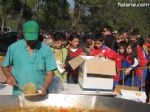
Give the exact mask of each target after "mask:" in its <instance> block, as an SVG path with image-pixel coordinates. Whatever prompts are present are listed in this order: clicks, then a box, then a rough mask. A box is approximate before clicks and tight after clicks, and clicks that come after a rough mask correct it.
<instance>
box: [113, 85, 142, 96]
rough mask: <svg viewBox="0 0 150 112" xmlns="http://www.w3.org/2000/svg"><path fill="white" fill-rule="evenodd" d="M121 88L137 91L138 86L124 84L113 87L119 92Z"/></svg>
mask: <svg viewBox="0 0 150 112" xmlns="http://www.w3.org/2000/svg"><path fill="white" fill-rule="evenodd" d="M121 90H133V91H139V87H134V86H125V85H116V86H115V89H114V92H116V93H119V94H121Z"/></svg>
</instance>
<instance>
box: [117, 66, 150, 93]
mask: <svg viewBox="0 0 150 112" xmlns="http://www.w3.org/2000/svg"><path fill="white" fill-rule="evenodd" d="M126 69H127V68H122V69H119V72H120V73H121V71H122V77H123V78H122V85H123V86H124V85H125V80H124V79H125V70H126ZM137 69H141V70H142V75H141V85H140V90H141V91H142V88H143V79H144V77H143V76H144V75H143V74H144V73H143V70H144V69H148V70H149V69H150V66H146V67H137V68H136V69H134V70H132V73H131V75H132V84H131V87H134V76H135V70H137Z"/></svg>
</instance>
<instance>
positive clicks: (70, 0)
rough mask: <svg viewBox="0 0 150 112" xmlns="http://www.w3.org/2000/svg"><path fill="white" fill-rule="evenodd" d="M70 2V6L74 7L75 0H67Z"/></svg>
mask: <svg viewBox="0 0 150 112" xmlns="http://www.w3.org/2000/svg"><path fill="white" fill-rule="evenodd" d="M67 1H68V2H69V4H70V8H74V0H67Z"/></svg>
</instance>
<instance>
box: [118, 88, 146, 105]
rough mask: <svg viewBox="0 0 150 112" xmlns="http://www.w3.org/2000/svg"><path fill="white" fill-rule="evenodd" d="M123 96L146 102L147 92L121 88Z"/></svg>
mask: <svg viewBox="0 0 150 112" xmlns="http://www.w3.org/2000/svg"><path fill="white" fill-rule="evenodd" d="M121 94H122V98H124V99H128V100H133V101H137V102H143V103H146V98H147V97H146V94H145V92H142V91H131V90H121Z"/></svg>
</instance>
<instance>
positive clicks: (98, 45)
mask: <svg viewBox="0 0 150 112" xmlns="http://www.w3.org/2000/svg"><path fill="white" fill-rule="evenodd" d="M89 55H90V56H97V57H99V56H103V57H106V58H109V59H112V60H114V61H115V62H116V64H119V63H120V60H119V59H120V58H121V57H119V54H118V53H117V52H115V51H113V50H111V49H110V48H108V47H107V46H106V45H104V38H103V37H100V36H96V37H95V39H94V48H93V49H91V51H90V53H89ZM119 66H121V65H120V64H119ZM117 68H118V66H117ZM120 68H121V67H120ZM119 79H120V78H119V77H118V75H117V76H115V77H114V85H116V84H118V83H119Z"/></svg>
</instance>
